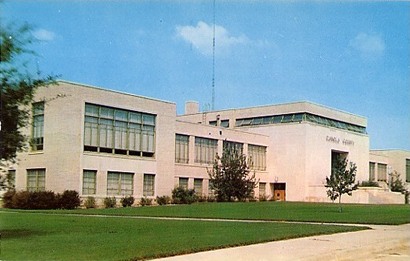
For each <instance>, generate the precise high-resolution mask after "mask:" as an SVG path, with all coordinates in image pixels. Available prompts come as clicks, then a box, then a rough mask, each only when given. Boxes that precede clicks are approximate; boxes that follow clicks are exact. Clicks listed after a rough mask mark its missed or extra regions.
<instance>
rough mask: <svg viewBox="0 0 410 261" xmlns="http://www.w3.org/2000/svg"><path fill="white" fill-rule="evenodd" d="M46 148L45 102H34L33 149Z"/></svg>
mask: <svg viewBox="0 0 410 261" xmlns="http://www.w3.org/2000/svg"><path fill="white" fill-rule="evenodd" d="M43 148H44V102H36V103H33V130H32V138H31V149H32V150H34V151H36V150H43Z"/></svg>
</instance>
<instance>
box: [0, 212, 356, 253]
mask: <svg viewBox="0 0 410 261" xmlns="http://www.w3.org/2000/svg"><path fill="white" fill-rule="evenodd" d="M1 219H2V225H1V234H2V241H1V255H0V256H1V259H2V260H139V259H145V258H154V257H161V256H171V255H177V254H183V253H191V252H198V251H204V250H210V249H217V248H223V247H228V246H238V245H248V244H253V243H260V242H267V241H274V240H283V239H288V238H296V237H304V236H309V235H318V234H331V233H338V232H346V231H357V230H361V229H364V228H359V227H348V226H335V225H332V226H328V225H320V224H288V223H264V222H261V223H248V222H247V223H244V222H219V221H218V222H216V221H178V220H152V219H135V218H131V217H122V218H119V217H101V216H64V215H52V214H45V213H29V212H28V213H27V212H20V213H13V212H7V211H6V212H3V213H1Z"/></svg>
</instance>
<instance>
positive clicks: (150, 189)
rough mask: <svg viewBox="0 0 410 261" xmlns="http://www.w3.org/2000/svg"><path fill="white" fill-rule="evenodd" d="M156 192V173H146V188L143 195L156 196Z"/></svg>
mask: <svg viewBox="0 0 410 261" xmlns="http://www.w3.org/2000/svg"><path fill="white" fill-rule="evenodd" d="M154 194H155V175H154V174H144V189H143V195H144V197H147V196H154Z"/></svg>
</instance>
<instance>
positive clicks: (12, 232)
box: [0, 229, 45, 240]
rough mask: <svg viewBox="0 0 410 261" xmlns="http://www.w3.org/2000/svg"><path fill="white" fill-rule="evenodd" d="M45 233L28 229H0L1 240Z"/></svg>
mask: <svg viewBox="0 0 410 261" xmlns="http://www.w3.org/2000/svg"><path fill="white" fill-rule="evenodd" d="M44 234H45V233H43V232H40V231H35V230H28V229H2V230H0V236H1V239H2V240H5V239H15V238H27V237H32V236H38V235H44Z"/></svg>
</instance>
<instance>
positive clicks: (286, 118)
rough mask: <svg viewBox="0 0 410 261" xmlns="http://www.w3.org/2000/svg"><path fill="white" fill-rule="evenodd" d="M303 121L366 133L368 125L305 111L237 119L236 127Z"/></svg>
mask: <svg viewBox="0 0 410 261" xmlns="http://www.w3.org/2000/svg"><path fill="white" fill-rule="evenodd" d="M302 121H308V122H313V123H317V124H320V125H324V126H330V127H334V128H339V129H344V130H349V131H354V132H358V133H366V127H363V126H358V125H354V124H350V123H346V122H341V121H338V120H333V119H328V118H325V117H322V116H319V115H314V114H310V113H304V112H300V113H293V114H282V115H268V116H264V117H254V118H242V119H236V122H235V127H243V126H253V125H266V124H279V123H291V122H299V123H300V122H302Z"/></svg>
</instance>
